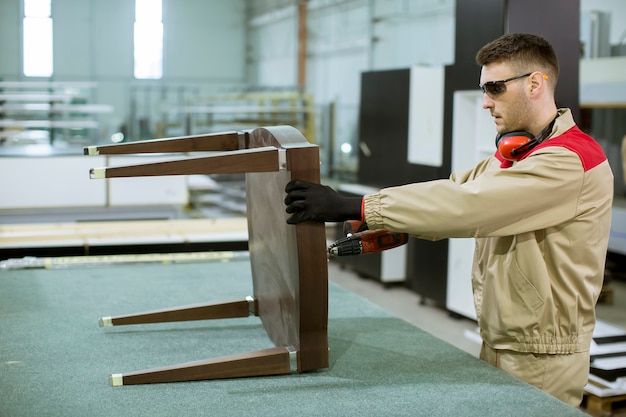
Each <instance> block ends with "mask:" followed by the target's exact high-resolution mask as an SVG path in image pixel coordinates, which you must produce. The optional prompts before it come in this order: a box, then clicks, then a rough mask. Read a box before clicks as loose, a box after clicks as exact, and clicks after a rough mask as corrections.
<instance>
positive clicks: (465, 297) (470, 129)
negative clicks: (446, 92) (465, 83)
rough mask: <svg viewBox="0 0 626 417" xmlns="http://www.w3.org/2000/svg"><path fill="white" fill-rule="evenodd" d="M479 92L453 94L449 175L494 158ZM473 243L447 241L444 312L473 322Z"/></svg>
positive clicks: (488, 118)
mask: <svg viewBox="0 0 626 417" xmlns="http://www.w3.org/2000/svg"><path fill="white" fill-rule="evenodd" d="M482 99H483V95H482V93H481V92H480V91H479V90H472V91H456V92H455V93H454V103H453V128H452V171H453V172H454V171H460V170H464V169H469V168H472V167H473V166H474V165H476V164H477V163H478V162H479V161H481V160H483V159H485V158H486V157H488V156H489V155H491V154H493V152H494V150H495V137H496V133H497V132H496V129H495V125H494V123H493V120H492V119H491V116H490V115H489V111H488V110H485V109H483V108H482V107H481V103H482ZM473 258H474V239H449V243H448V285H447V292H446V308H447V309H448V310H450V311H452V312H454V313H457V314H460V315H462V316H465V317H469V318H472V319H475V318H476V312H475V309H474V300H473V297H472V282H471V270H472V261H473Z"/></svg>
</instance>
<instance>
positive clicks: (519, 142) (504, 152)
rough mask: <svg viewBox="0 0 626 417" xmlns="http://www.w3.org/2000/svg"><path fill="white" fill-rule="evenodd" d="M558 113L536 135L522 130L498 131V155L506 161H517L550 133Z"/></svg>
mask: <svg viewBox="0 0 626 417" xmlns="http://www.w3.org/2000/svg"><path fill="white" fill-rule="evenodd" d="M557 117H559V116H558V114H557V115H556V117H555V118H554V119H552V122H550V124H549V125H548V126H546V127H545V128H544V129H543V130H542V131H541V133H539V135H538V136H533V135H532V134H531V133H528V132H524V131H517V132H509V133H498V135H497V136H496V148H498V152H499V153H500V155H501V156H502V157H503V158H504V159H506V160H508V161H519V160H520V159H522V157H523V156H524V155H526V153H527V152H528V151H530V150H531V149H532V148H534V147H535V146H537V145H539V144H540V143H541V142H543V141H544V140H546V138H548V136H550V134H551V133H552V128H553V127H554V122H556V118H557Z"/></svg>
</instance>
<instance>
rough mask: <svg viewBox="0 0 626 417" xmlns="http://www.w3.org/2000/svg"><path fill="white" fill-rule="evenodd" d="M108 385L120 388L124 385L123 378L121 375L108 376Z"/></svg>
mask: <svg viewBox="0 0 626 417" xmlns="http://www.w3.org/2000/svg"><path fill="white" fill-rule="evenodd" d="M109 383H110V384H111V386H112V387H121V386H122V385H124V377H123V376H122V374H111V375H110V376H109Z"/></svg>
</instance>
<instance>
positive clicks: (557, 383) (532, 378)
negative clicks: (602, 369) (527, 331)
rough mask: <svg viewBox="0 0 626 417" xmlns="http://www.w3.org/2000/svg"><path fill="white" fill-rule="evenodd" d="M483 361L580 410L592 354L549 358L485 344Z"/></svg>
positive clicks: (548, 356)
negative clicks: (494, 347)
mask: <svg viewBox="0 0 626 417" xmlns="http://www.w3.org/2000/svg"><path fill="white" fill-rule="evenodd" d="M480 359H482V360H484V361H485V362H487V363H490V364H491V365H493V366H495V367H496V368H500V369H502V370H503V371H506V372H508V373H509V374H511V375H513V376H515V377H517V378H519V379H521V380H523V381H526V382H528V383H529V384H531V385H534V386H535V387H537V388H539V389H541V390H543V391H545V392H547V393H548V394H550V395H552V396H554V397H556V398H558V399H559V400H561V401H563V402H565V403H567V404H570V405H572V406H574V407H578V406H579V405H580V402H581V401H582V398H583V389H584V387H585V384H587V381H588V379H589V352H580V353H572V354H567V355H548V354H537V353H527V352H515V351H512V350H502V349H493V348H492V347H490V346H489V345H487V344H485V343H484V342H483V344H482V347H481V349H480Z"/></svg>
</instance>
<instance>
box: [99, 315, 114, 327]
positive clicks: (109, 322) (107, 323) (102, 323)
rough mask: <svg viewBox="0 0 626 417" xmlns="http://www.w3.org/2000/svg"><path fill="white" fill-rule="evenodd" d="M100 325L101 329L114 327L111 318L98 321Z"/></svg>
mask: <svg viewBox="0 0 626 417" xmlns="http://www.w3.org/2000/svg"><path fill="white" fill-rule="evenodd" d="M98 325H99V326H100V327H110V326H113V319H112V318H111V317H102V318H101V319H100V321H98Z"/></svg>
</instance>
